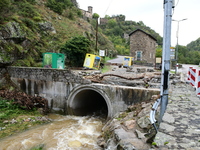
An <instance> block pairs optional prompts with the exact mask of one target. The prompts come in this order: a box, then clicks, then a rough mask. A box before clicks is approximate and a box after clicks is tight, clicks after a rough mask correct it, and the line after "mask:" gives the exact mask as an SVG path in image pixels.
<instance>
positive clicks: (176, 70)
mask: <svg viewBox="0 0 200 150" xmlns="http://www.w3.org/2000/svg"><path fill="white" fill-rule="evenodd" d="M184 20H187V19H182V20H174V19H173V20H172V21H177V31H176V38H177V44H176V53H175V55H176V57H175V60H176V68H175V73H176V74H177V72H178V66H177V65H178V32H179V22H180V21H184Z"/></svg>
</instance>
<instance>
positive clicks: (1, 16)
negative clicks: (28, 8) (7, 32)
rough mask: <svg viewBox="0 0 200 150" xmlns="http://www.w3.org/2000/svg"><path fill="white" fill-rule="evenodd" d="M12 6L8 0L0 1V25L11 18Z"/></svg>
mask: <svg viewBox="0 0 200 150" xmlns="http://www.w3.org/2000/svg"><path fill="white" fill-rule="evenodd" d="M11 12H12V6H11V1H10V0H0V24H1V23H3V22H4V21H7V20H8V19H9V17H11V16H12V13H11Z"/></svg>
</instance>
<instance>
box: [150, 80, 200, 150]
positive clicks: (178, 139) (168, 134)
mask: <svg viewBox="0 0 200 150" xmlns="http://www.w3.org/2000/svg"><path fill="white" fill-rule="evenodd" d="M154 144H156V145H157V146H158V147H157V148H155V149H159V150H168V149H170V150H200V99H199V98H198V97H197V96H196V92H195V89H194V88H193V87H192V86H191V85H190V84H187V83H177V84H176V85H172V86H171V87H170V92H169V102H168V106H167V109H166V112H165V114H164V116H163V121H162V122H161V124H160V127H159V131H158V133H157V134H156V137H155V139H154Z"/></svg>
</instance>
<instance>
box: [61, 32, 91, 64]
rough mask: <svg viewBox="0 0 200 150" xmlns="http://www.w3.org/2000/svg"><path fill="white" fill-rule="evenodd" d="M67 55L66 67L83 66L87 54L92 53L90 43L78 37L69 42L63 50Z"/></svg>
mask: <svg viewBox="0 0 200 150" xmlns="http://www.w3.org/2000/svg"><path fill="white" fill-rule="evenodd" d="M61 52H63V53H65V55H66V65H68V66H74V67H81V66H83V62H84V58H85V54H86V53H88V52H90V41H89V40H88V39H87V38H86V37H84V36H77V37H74V38H72V39H71V40H69V41H67V42H66V43H65V45H64V46H63V47H62V48H61Z"/></svg>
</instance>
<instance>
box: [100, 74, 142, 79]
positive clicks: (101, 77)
mask: <svg viewBox="0 0 200 150" xmlns="http://www.w3.org/2000/svg"><path fill="white" fill-rule="evenodd" d="M105 76H115V77H119V78H122V79H127V80H136V79H143V78H144V76H140V77H134V78H131V77H124V76H120V75H116V74H104V75H102V76H100V79H101V80H102V79H103V78H104V77H105Z"/></svg>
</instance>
